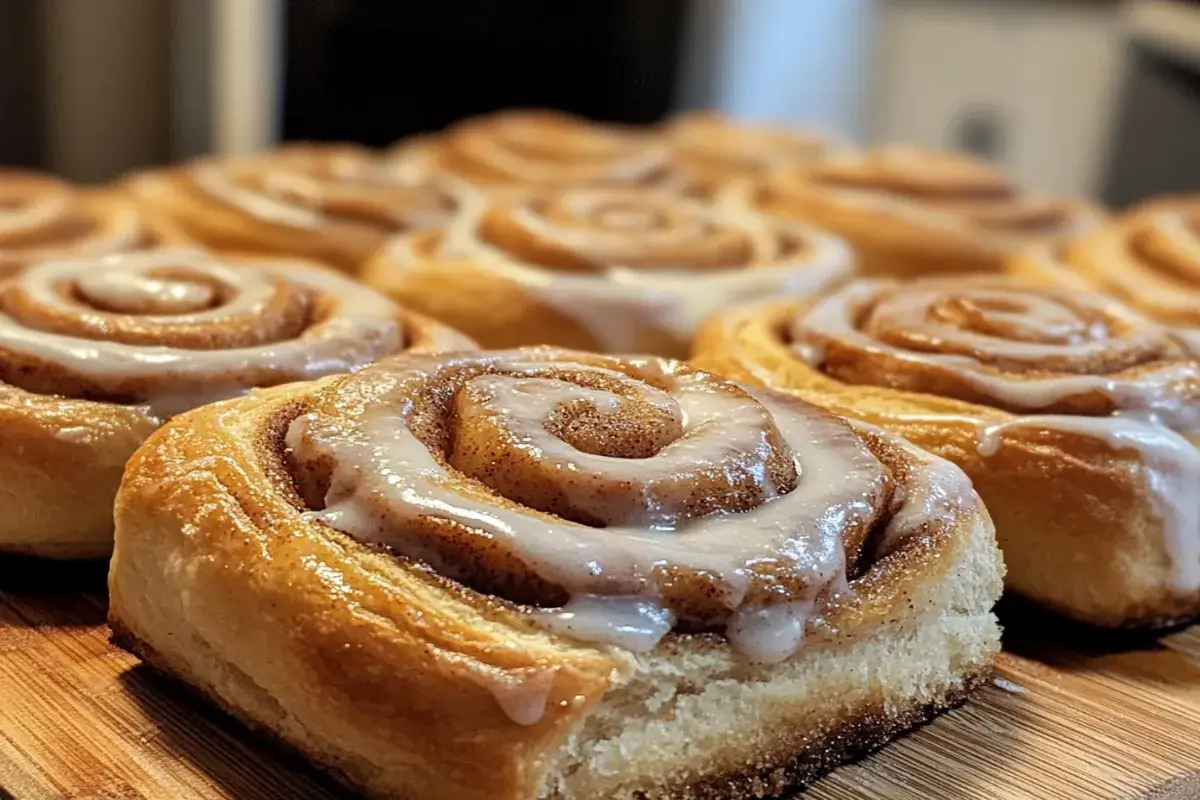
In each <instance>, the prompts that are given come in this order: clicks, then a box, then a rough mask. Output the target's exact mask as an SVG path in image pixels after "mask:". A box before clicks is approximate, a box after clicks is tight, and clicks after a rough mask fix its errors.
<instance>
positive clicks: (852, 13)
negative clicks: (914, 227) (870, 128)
mask: <svg viewBox="0 0 1200 800" xmlns="http://www.w3.org/2000/svg"><path fill="white" fill-rule="evenodd" d="M877 4H878V0H693V3H692V4H691V9H690V19H689V26H688V32H687V37H686V42H687V43H686V45H685V52H684V64H683V70H682V72H683V78H682V85H681V91H680V95H679V99H680V105H682V106H685V107H696V106H709V107H714V108H719V109H722V110H725V111H727V112H729V113H730V114H734V115H736V116H740V117H746V118H755V119H773V120H778V121H782V122H792V123H796V124H804V125H814V126H817V127H821V128H826V129H829V130H831V131H834V132H837V133H839V134H841V135H842V136H846V137H849V138H861V137H862V136H863V135H864V134H865V132H866V126H865V121H866V94H865V93H864V89H865V83H866V79H867V76H868V65H869V61H870V50H871V37H872V22H873V20H874V16H875V15H874V11H875V8H876V6H877Z"/></svg>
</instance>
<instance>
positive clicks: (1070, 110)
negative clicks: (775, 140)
mask: <svg viewBox="0 0 1200 800" xmlns="http://www.w3.org/2000/svg"><path fill="white" fill-rule="evenodd" d="M1118 11H1119V4H1118V3H1115V2H1101V1H1099V0H1096V1H1094V2H1053V1H1052V0H1045V1H1043V2H1037V1H1036V0H1014V1H1013V2H963V1H962V0H891V2H887V3H885V4H884V6H883V7H882V9H881V17H880V24H879V27H878V50H877V55H876V59H875V64H874V69H873V76H874V78H873V81H872V85H873V88H872V96H873V97H874V102H873V103H872V113H871V124H870V129H871V134H872V137H873V138H875V139H880V140H891V141H903V142H909V143H913V144H921V145H929V146H935V147H951V146H955V145H956V144H958V138H957V135H958V131H959V126H960V124H961V122H962V120H963V115H967V114H971V113H972V112H973V110H980V109H983V110H984V111H983V113H987V114H990V115H992V116H993V117H994V118H995V119H997V120H998V121H999V122H1000V127H1001V129H1002V130H1003V131H1004V137H1003V139H1004V142H1005V144H1006V147H1005V149H1004V151H1003V153H1002V158H1001V161H1002V163H1003V164H1004V165H1005V166H1006V167H1007V168H1008V169H1009V170H1010V171H1011V172H1012V173H1013V174H1014V176H1015V177H1016V178H1017V179H1018V180H1021V181H1022V182H1023V183H1025V184H1027V185H1030V186H1032V187H1035V188H1039V189H1042V190H1046V191H1054V192H1066V193H1084V194H1093V193H1095V192H1096V191H1097V190H1098V188H1099V182H1100V181H1101V180H1102V177H1103V170H1104V165H1105V162H1106V160H1107V147H1108V142H1109V137H1110V134H1111V130H1112V121H1113V117H1114V113H1115V105H1116V103H1117V100H1118V94H1119V91H1118V90H1119V86H1120V81H1121V77H1122V70H1123V67H1124V49H1123V45H1122V40H1121V36H1120V33H1121V30H1120V15H1119V13H1118Z"/></svg>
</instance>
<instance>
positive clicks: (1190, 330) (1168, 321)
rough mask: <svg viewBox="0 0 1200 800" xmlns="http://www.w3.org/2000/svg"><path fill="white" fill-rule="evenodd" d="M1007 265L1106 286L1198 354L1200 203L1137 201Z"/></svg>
mask: <svg viewBox="0 0 1200 800" xmlns="http://www.w3.org/2000/svg"><path fill="white" fill-rule="evenodd" d="M1009 271H1010V272H1012V273H1013V274H1015V275H1018V276H1019V277H1022V278H1025V279H1027V280H1033V281H1036V282H1040V283H1049V284H1051V285H1057V286H1064V287H1068V288H1078V287H1080V286H1090V287H1092V288H1095V289H1098V290H1100V291H1104V292H1107V293H1108V294H1111V295H1113V296H1114V297H1117V298H1120V299H1121V300H1123V301H1124V302H1126V303H1128V304H1129V305H1131V306H1133V307H1134V308H1136V309H1138V310H1139V311H1141V312H1142V313H1143V314H1145V315H1146V316H1148V317H1150V318H1151V319H1155V320H1157V321H1159V322H1162V323H1163V324H1165V325H1168V326H1170V327H1172V328H1174V329H1176V330H1177V331H1178V333H1179V334H1180V335H1181V336H1182V337H1183V338H1184V339H1185V340H1186V341H1187V343H1188V345H1189V347H1190V348H1191V349H1192V350H1193V352H1197V353H1200V201H1197V200H1195V199H1192V198H1186V197H1181V198H1166V199H1163V200H1159V201H1156V202H1153V203H1148V204H1146V205H1143V206H1139V207H1137V208H1135V209H1133V210H1132V211H1130V212H1129V213H1128V214H1126V215H1124V216H1122V217H1119V218H1117V219H1115V220H1113V221H1112V222H1111V223H1109V224H1107V225H1104V226H1103V227H1101V228H1099V229H1098V230H1095V231H1093V232H1091V233H1089V234H1087V235H1085V236H1081V237H1079V238H1077V239H1074V240H1071V241H1070V242H1067V243H1065V244H1063V245H1062V246H1060V247H1058V248H1053V249H1051V248H1042V249H1032V250H1030V251H1028V252H1026V253H1023V254H1021V255H1020V256H1018V257H1016V258H1014V259H1013V260H1012V261H1011V262H1010V264H1009Z"/></svg>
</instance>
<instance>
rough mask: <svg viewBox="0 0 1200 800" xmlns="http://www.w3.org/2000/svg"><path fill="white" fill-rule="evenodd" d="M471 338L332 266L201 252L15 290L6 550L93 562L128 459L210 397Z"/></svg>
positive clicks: (12, 284) (31, 273) (0, 348)
mask: <svg viewBox="0 0 1200 800" xmlns="http://www.w3.org/2000/svg"><path fill="white" fill-rule="evenodd" d="M470 345H471V343H470V341H469V340H468V339H466V338H465V337H463V336H460V335H459V334H457V333H455V332H453V331H450V330H449V329H446V328H444V327H442V326H440V325H438V324H436V323H433V322H431V321H428V320H426V319H424V318H422V317H420V316H418V315H414V314H410V313H408V312H405V311H402V310H400V309H399V308H397V307H396V306H395V305H394V304H393V303H392V302H390V301H389V300H387V299H386V298H384V297H382V296H380V295H378V294H376V293H374V292H372V291H370V290H369V289H366V288H365V287H362V286H359V285H356V284H354V283H352V282H351V281H349V280H347V279H345V278H342V277H340V276H338V275H337V274H335V273H332V272H330V271H328V270H326V269H323V268H320V267H317V266H315V265H310V264H304V263H300V262H294V261H293V262H281V261H262V260H260V261H246V260H243V261H239V262H237V263H236V264H235V263H232V262H225V261H222V260H220V259H217V258H215V257H213V256H209V255H206V254H202V253H199V252H196V251H189V250H150V251H145V252H143V253H133V254H127V255H121V256H110V257H106V258H103V259H97V260H75V261H48V262H43V263H41V264H37V265H35V266H32V267H30V268H28V269H27V270H25V272H24V273H23V274H22V275H21V276H19V277H16V278H11V279H9V280H8V281H6V282H3V283H0V472H2V473H3V474H5V475H6V480H5V481H4V489H3V493H4V502H5V507H6V508H7V509H8V511H9V513H8V514H7V515H6V516H5V517H4V519H3V522H0V550H4V551H17V552H29V553H34V554H41V555H50V556H94V555H102V554H104V553H106V552H107V551H108V549H109V547H110V546H111V530H112V520H111V505H112V497H113V494H114V493H115V492H116V487H117V482H118V481H119V480H120V475H121V468H122V466H123V465H124V462H125V460H126V459H127V458H128V456H129V454H130V453H132V452H133V450H134V449H135V448H136V447H137V446H138V445H139V444H140V443H141V442H142V441H143V440H144V439H145V438H146V436H148V435H149V434H150V432H151V431H153V430H154V429H155V428H156V427H157V426H158V425H160V424H161V423H162V421H163V420H165V419H167V418H169V417H171V416H173V415H175V414H178V413H180V412H182V411H186V410H188V409H191V408H195V407H196V406H199V405H202V404H203V403H206V402H212V401H214V400H221V399H226V398H229V397H235V396H238V395H241V394H245V393H246V392H248V391H250V390H251V389H253V388H256V387H261V386H273V385H276V384H280V383H287V382H290V381H296V380H304V379H310V378H315V377H320V376H324V375H331V374H337V373H341V372H352V371H354V370H356V369H359V368H360V367H362V366H364V365H366V364H368V363H370V362H371V361H374V360H376V359H378V358H380V357H382V356H385V355H390V354H392V353H396V352H400V351H402V350H404V349H407V348H416V349H418V350H438V349H459V348H462V347H468V346H470Z"/></svg>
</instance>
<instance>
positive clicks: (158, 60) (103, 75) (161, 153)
mask: <svg viewBox="0 0 1200 800" xmlns="http://www.w3.org/2000/svg"><path fill="white" fill-rule="evenodd" d="M168 12H169V7H168V4H167V3H164V2H161V1H160V0H103V1H102V2H97V0H43V4H42V13H43V19H42V25H43V36H44V38H45V72H44V80H45V85H44V107H45V117H46V119H45V123H46V124H45V130H46V143H45V157H46V161H47V164H48V166H49V168H50V169H52V170H54V171H55V172H58V173H60V174H62V175H63V176H65V177H68V178H72V179H74V180H84V181H87V180H103V179H107V178H111V177H113V176H114V175H116V174H118V173H120V172H122V171H124V170H126V169H129V168H131V167H135V166H139V165H142V164H145V163H154V162H159V161H165V160H166V159H167V157H168V155H169V140H170V105H169V95H168V92H169V86H170V79H169V67H168V58H169V54H168V50H169V48H168V45H167V41H168V39H167V29H168V25H169V13H168Z"/></svg>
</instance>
